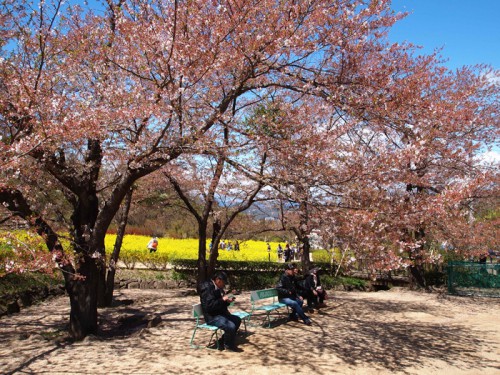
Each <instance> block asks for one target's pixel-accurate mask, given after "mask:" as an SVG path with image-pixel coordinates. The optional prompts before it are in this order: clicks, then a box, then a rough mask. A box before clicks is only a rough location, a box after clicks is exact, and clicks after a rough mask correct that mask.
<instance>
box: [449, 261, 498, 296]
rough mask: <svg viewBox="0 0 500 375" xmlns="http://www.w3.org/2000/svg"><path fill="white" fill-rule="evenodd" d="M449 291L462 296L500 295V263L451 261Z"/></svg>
mask: <svg viewBox="0 0 500 375" xmlns="http://www.w3.org/2000/svg"><path fill="white" fill-rule="evenodd" d="M447 274H448V293H450V294H455V295H462V296H484V297H500V264H499V263H474V262H449V263H448V268H447Z"/></svg>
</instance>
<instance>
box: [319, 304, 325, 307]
mask: <svg viewBox="0 0 500 375" xmlns="http://www.w3.org/2000/svg"><path fill="white" fill-rule="evenodd" d="M318 307H327V306H326V303H320V304H319V305H318Z"/></svg>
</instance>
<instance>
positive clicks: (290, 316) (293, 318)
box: [287, 315, 299, 322]
mask: <svg viewBox="0 0 500 375" xmlns="http://www.w3.org/2000/svg"><path fill="white" fill-rule="evenodd" d="M292 321H293V322H298V321H299V317H298V316H296V315H289V316H288V320H287V322H292Z"/></svg>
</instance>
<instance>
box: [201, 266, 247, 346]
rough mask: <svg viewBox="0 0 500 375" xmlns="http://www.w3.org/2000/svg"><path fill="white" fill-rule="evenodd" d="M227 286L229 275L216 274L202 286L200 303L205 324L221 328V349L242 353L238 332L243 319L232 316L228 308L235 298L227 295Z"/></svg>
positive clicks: (221, 272) (223, 273)
mask: <svg viewBox="0 0 500 375" xmlns="http://www.w3.org/2000/svg"><path fill="white" fill-rule="evenodd" d="M226 284H227V274H226V273H225V272H223V271H219V272H216V273H215V275H214V276H213V278H212V279H211V280H210V281H206V282H204V283H202V284H201V288H200V301H201V307H202V309H203V315H204V317H205V322H206V323H207V324H210V325H212V326H216V327H219V328H220V329H222V330H223V331H224V334H223V335H222V337H221V338H220V340H219V348H220V349H222V345H221V344H223V347H224V349H226V350H227V351H231V352H242V351H243V350H241V349H240V348H237V347H236V332H237V331H238V329H239V328H240V324H241V319H240V318H239V317H238V316H236V315H232V314H231V313H230V312H229V310H228V306H229V304H230V303H232V302H234V300H235V297H234V296H231V295H227V294H225V292H224V287H225V286H226Z"/></svg>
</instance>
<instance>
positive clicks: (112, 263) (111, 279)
mask: <svg viewBox="0 0 500 375" xmlns="http://www.w3.org/2000/svg"><path fill="white" fill-rule="evenodd" d="M132 192H133V189H130V190H129V192H128V193H127V195H126V196H125V201H124V202H123V203H124V204H123V210H122V212H121V215H120V224H119V225H118V231H117V232H116V241H115V246H114V248H113V254H111V258H110V260H109V265H108V274H107V277H106V287H105V292H104V301H103V306H111V303H112V302H113V291H114V289H115V274H116V264H117V263H118V259H119V258H120V250H121V248H122V243H123V236H124V235H125V228H126V227H127V222H128V213H129V211H130V205H131V204H132Z"/></svg>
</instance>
